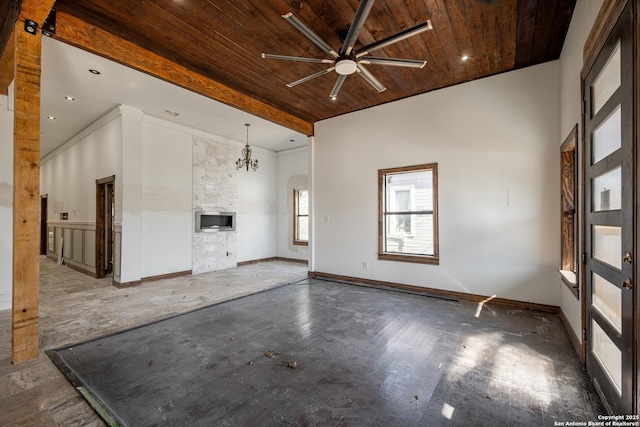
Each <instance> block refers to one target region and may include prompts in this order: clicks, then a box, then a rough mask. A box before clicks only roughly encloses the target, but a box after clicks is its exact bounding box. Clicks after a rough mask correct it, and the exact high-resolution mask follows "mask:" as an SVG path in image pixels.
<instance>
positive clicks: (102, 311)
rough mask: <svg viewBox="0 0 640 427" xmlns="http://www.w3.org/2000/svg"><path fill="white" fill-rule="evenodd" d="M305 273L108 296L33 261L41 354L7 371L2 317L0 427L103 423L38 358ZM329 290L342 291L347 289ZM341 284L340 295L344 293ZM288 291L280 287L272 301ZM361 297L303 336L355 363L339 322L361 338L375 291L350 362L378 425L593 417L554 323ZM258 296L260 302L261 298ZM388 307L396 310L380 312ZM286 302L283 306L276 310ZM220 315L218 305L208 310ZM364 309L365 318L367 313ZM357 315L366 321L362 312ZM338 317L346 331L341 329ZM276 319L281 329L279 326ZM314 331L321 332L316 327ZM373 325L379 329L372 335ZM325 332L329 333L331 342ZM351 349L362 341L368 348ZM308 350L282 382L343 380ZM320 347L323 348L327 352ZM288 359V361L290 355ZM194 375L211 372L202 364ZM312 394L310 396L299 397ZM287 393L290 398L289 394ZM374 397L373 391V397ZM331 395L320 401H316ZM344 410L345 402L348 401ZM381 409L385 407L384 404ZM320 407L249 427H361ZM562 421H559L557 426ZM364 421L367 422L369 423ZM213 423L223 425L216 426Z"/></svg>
mask: <svg viewBox="0 0 640 427" xmlns="http://www.w3.org/2000/svg"><path fill="white" fill-rule="evenodd" d="M306 270H307V269H306V266H304V265H301V264H295V263H284V262H270V263H263V264H258V265H249V266H244V267H240V268H237V269H231V270H226V271H221V272H216V273H207V274H202V275H197V276H187V277H182V278H177V279H170V280H163V281H158V282H150V283H146V284H144V285H142V286H139V287H136V288H128V289H117V288H114V287H112V286H111V285H110V282H109V280H108V279H102V280H95V279H91V278H90V277H88V276H86V275H83V274H81V273H78V272H75V271H73V270H70V269H68V268H66V267H60V266H58V265H56V264H55V263H53V262H51V261H50V260H47V259H44V258H41V339H40V341H41V350H42V352H41V355H40V358H39V359H37V360H34V361H29V362H24V363H21V364H19V365H16V366H13V365H11V363H10V352H11V339H10V337H11V335H10V326H11V321H10V318H11V314H10V312H9V311H3V312H0V425H1V426H14V425H15V426H18V425H20V426H29V425H33V426H102V425H105V424H104V422H103V421H102V420H101V419H100V418H99V417H98V416H97V415H95V413H94V412H93V410H92V409H91V408H90V407H89V406H88V404H87V403H86V402H85V400H84V399H83V398H82V397H81V396H80V395H79V394H78V392H77V391H76V390H75V389H74V388H73V387H72V386H71V385H70V384H69V382H68V381H67V379H66V378H65V377H64V376H63V375H62V374H61V373H60V371H59V370H58V369H57V368H56V367H55V366H54V364H53V363H52V362H51V361H50V360H49V358H48V357H47V356H46V355H45V354H44V350H47V349H52V348H59V347H62V346H64V345H68V344H73V343H78V342H83V341H87V340H90V339H93V338H97V337H100V336H104V335H106V334H110V333H113V332H116V331H120V330H123V329H127V328H130V327H133V326H137V325H144V324H147V323H151V322H154V321H156V320H159V319H164V318H167V317H168V316H173V315H176V314H179V313H185V312H189V311H192V310H194V309H196V308H200V307H205V306H208V305H210V304H213V303H216V302H222V301H226V300H229V299H233V298H235V297H238V296H243V295H250V294H253V293H255V292H257V291H260V290H264V289H270V288H274V287H278V285H279V284H282V283H292V282H296V281H298V280H299V279H302V278H304V277H306ZM295 286H296V287H298V286H299V285H295ZM336 286H338V285H336ZM339 286H340V288H341V289H342V287H343V286H347V285H339ZM348 287H349V288H351V286H348ZM289 288H291V287H285V288H281V289H279V290H276V291H273V292H280V291H282V290H286V289H289ZM298 289H302V288H298ZM356 289H363V288H356ZM373 291H375V292H374V293H370V292H366V293H364V294H361V293H360V292H359V291H358V292H357V295H359V296H357V297H356V298H355V299H354V300H353V301H351V302H350V304H356V305H355V306H354V305H352V306H351V309H349V308H346V309H341V310H340V311H339V312H337V313H335V315H330V316H327V315H326V313H325V315H324V316H322V317H321V319H324V321H325V322H328V323H325V324H324V325H325V326H323V327H322V328H321V329H314V328H313V327H311V328H310V329H309V332H310V335H309V337H313V336H316V337H318V339H319V340H321V341H318V342H325V344H326V345H327V346H328V345H332V344H331V340H334V342H342V343H343V347H345V346H346V348H345V349H344V351H345V352H346V353H345V354H347V355H348V354H349V352H351V351H353V352H354V353H353V354H356V352H355V351H356V348H353V346H354V345H355V342H354V343H351V344H349V343H350V341H349V340H348V339H346V337H347V336H348V334H349V333H350V332H351V329H352V328H350V327H348V325H349V324H357V325H358V328H355V329H357V330H358V331H360V332H361V333H364V334H365V336H367V334H369V333H371V332H372V331H369V332H367V327H366V325H367V322H365V321H364V318H363V319H359V318H358V317H359V316H361V315H364V314H365V313H364V312H363V313H359V311H358V310H356V309H354V307H357V306H358V301H360V300H362V299H363V298H365V295H376V293H382V294H378V295H383V297H382V298H380V297H379V296H378V298H377V300H378V301H381V302H384V304H382V305H381V306H380V310H379V311H378V312H377V314H376V315H374V316H373V318H374V319H376V318H377V319H379V320H380V319H383V320H384V319H386V320H385V321H386V322H387V327H385V328H383V329H379V330H378V333H377V334H374V336H375V337H377V339H383V341H384V342H385V343H386V344H385V345H384V346H376V345H373V346H372V347H370V349H369V352H368V353H367V354H365V355H360V356H357V357H359V358H362V357H365V358H367V357H370V358H371V359H370V361H369V362H366V363H372V364H373V365H370V366H372V367H373V368H375V369H376V370H375V372H377V375H378V376H379V377H380V378H378V379H377V380H376V381H375V382H369V383H368V384H369V385H371V384H374V385H375V387H378V384H379V385H380V387H379V388H380V389H381V391H378V390H377V389H374V390H373V391H372V390H369V394H370V395H371V399H373V400H372V403H373V405H374V407H378V406H379V403H380V402H384V403H385V405H386V408H388V409H389V410H388V411H385V412H384V413H388V414H392V416H394V417H395V416H397V418H388V419H391V420H396V421H395V422H393V421H392V424H393V425H416V424H418V425H464V426H467V425H476V426H484V425H486V426H495V425H500V424H502V425H506V424H505V423H507V422H511V421H512V420H513V418H509V417H513V416H514V415H515V416H516V417H517V421H518V422H517V423H516V424H514V425H536V426H538V425H553V421H554V418H555V417H563V419H562V420H561V421H589V420H595V416H596V415H597V414H598V413H604V411H603V409H602V408H601V407H600V403H599V400H598V399H597V397H596V396H595V395H594V393H593V390H592V388H591V387H589V384H588V380H587V379H586V377H585V376H584V373H582V372H581V370H580V367H579V364H578V360H577V356H576V354H575V352H574V350H573V348H572V346H571V344H570V342H569V338H568V337H567V335H566V332H565V331H564V328H563V326H562V323H561V321H560V319H559V318H558V316H552V315H548V314H544V313H538V312H534V311H527V310H524V311H523V310H514V309H508V308H503V307H492V306H491V305H490V304H488V305H485V306H484V308H483V309H482V312H481V313H480V316H479V317H475V313H476V309H477V306H476V305H475V304H472V303H469V302H459V303H454V302H451V301H443V300H436V299H431V298H425V297H415V296H411V298H417V299H418V300H419V301H421V302H420V304H419V305H420V306H424V309H423V312H422V314H421V315H420V316H415V315H413V316H409V315H408V313H411V311H410V310H408V309H407V310H404V311H406V313H407V315H405V314H404V311H403V310H401V312H400V313H396V314H393V315H390V316H391V317H390V318H389V315H387V314H386V313H392V309H393V307H394V306H395V305H396V303H399V302H398V301H403V298H404V296H403V297H400V295H402V294H397V296H396V293H394V292H389V291H382V290H373ZM270 292H272V291H270ZM270 292H266V293H264V294H260V295H268V294H269V293H270ZM294 296H295V295H294V294H290V295H287V296H286V297H284V299H283V301H285V302H286V301H289V302H291V298H294ZM385 296H386V297H385ZM319 297H320V298H321V299H320V301H321V300H322V299H324V303H323V304H324V305H327V304H328V306H329V307H330V306H331V305H332V304H337V303H339V302H341V301H342V299H343V298H342V297H340V296H338V295H337V294H336V293H335V290H331V292H327V293H324V292H321V293H320V294H319ZM253 298H254V297H253V296H252V297H249V298H243V299H241V300H239V301H251V300H252V299H253ZM296 298H298V299H300V298H299V297H296ZM327 298H328V300H327ZM366 298H368V297H366ZM398 298H399V299H398ZM302 300H304V298H302V299H301V301H302ZM308 301H309V302H310V303H311V305H310V306H309V310H311V308H313V307H314V305H313V304H314V303H312V301H313V299H308ZM392 301H396V302H395V303H392ZM362 302H363V306H364V307H369V308H371V307H373V306H372V304H371V302H365V301H364V300H362ZM402 304H407V303H404V302H403V303H402ZM289 305H290V306H291V307H297V308H296V310H297V311H296V313H298V314H300V313H304V312H305V310H302V311H301V310H300V306H296V305H295V304H289ZM289 305H287V304H285V306H289ZM321 305H322V304H321ZM225 306H227V304H223V305H221V306H218V307H225ZM259 306H260V307H258V308H260V309H262V310H266V312H269V311H270V309H271V311H273V312H276V311H278V310H280V309H278V310H275V305H265V304H259ZM403 306H404V305H403ZM373 309H374V314H375V313H376V312H375V307H373ZM309 310H306V311H309ZM311 311H313V310H311ZM434 313H437V314H439V315H438V316H436V317H432V316H431V314H434ZM276 314H277V313H276ZM414 314H415V313H414ZM369 315H370V313H369V314H367V316H369ZM340 320H344V321H346V322H347V323H346V324H342V323H341V322H339V321H340ZM280 321H283V322H287V321H288V320H287V318H286V317H282V319H281V320H280ZM291 321H292V322H296V321H298V320H296V319H293V320H291ZM334 321H335V322H334ZM412 322H415V323H412ZM315 324H316V325H322V323H315ZM327 325H328V326H327ZM380 325H381V323H379V324H378V325H377V326H376V328H379V327H380ZM254 326H255V325H254ZM300 326H301V325H300V324H298V325H296V327H295V334H294V335H290V337H291V340H289V341H284V344H286V346H292V345H296V343H297V342H302V341H299V340H298V339H293V338H295V337H297V336H298V335H300V334H302V333H303V332H304V328H301V327H300ZM310 326H312V325H310ZM314 332H315V333H314ZM233 333H234V335H237V337H238V338H237V341H235V340H234V341H233V342H234V343H236V344H238V345H242V344H243V343H244V345H245V346H248V343H249V342H250V341H248V340H247V339H241V338H242V335H241V334H242V331H240V330H239V331H235V332H233ZM332 334H337V335H335V336H333V338H332ZM415 334H419V336H420V337H421V338H420V339H418V340H415V339H412V338H411V337H412V336H414V337H415V336H416V335H415ZM301 336H302V335H301ZM322 340H324V341H322ZM327 340H328V341H327ZM230 342H231V341H230ZM271 342H273V341H271ZM359 342H360V343H361V344H367V343H368V340H362V341H359ZM380 342H382V341H380ZM327 343H328V344H327ZM228 344H229V342H227V345H226V346H225V347H226V348H227V349H230V347H229V346H228ZM264 345H267V344H264ZM274 345H277V347H279V348H274V350H279V351H281V352H282V354H283V355H285V356H286V357H287V358H291V357H290V356H293V353H294V350H291V348H290V347H285V345H282V346H280V344H278V343H274ZM317 348H318V349H319V350H318V352H316V353H317V354H316V356H318V357H317V358H316V359H315V360H314V361H312V362H311V363H309V361H310V359H308V358H307V359H302V358H301V359H300V360H298V362H299V363H300V367H299V368H297V369H296V370H287V369H286V367H285V368H284V372H285V375H286V373H289V374H291V373H294V375H298V377H301V375H299V374H303V375H304V373H305V371H306V372H308V373H315V374H318V373H319V371H318V369H327V370H331V369H333V368H332V366H333V367H334V368H335V369H334V371H335V373H337V372H342V373H343V374H344V373H345V370H344V365H345V363H348V360H347V362H344V360H343V361H342V362H336V363H339V364H340V366H338V365H331V366H329V367H326V366H325V367H324V368H323V364H322V363H320V362H321V361H325V360H329V359H328V357H324V356H323V357H320V356H321V355H322V354H324V353H322V354H321V353H319V352H321V351H324V350H322V349H323V348H324V347H322V346H320V347H317ZM327 348H328V349H330V347H327ZM247 349H248V347H247ZM256 349H257V347H256ZM256 349H254V350H256ZM381 349H383V350H384V351H381ZM329 353H331V351H330V352H329ZM403 354H408V355H410V359H409V360H404V359H402V357H403V356H402V355H403ZM329 355H330V354H329ZM247 356H248V354H247ZM325 356H326V354H325ZM251 357H253V356H251ZM354 357H356V356H354ZM247 359H248V360H249V358H247ZM296 359H298V357H297V356H296ZM270 360H271V359H267V358H266V357H265V356H260V355H259V354H258V356H256V357H255V362H254V365H253V366H250V368H260V366H261V364H265V363H269V362H270ZM283 360H284V359H282V360H280V359H273V360H272V361H273V362H274V366H271V367H270V368H271V369H272V370H273V372H271V373H270V375H280V374H282V372H281V371H282V369H283V367H282V366H281V365H280V363H281V362H282V361H283ZM339 360H340V359H339ZM146 362H147V364H146V365H145V368H147V369H152V368H156V367H157V366H158V365H156V363H155V362H154V363H152V364H150V365H149V364H148V362H149V361H148V360H147V361H146ZM242 362H243V364H242V366H241V367H240V366H238V367H236V368H237V369H241V368H245V367H247V364H246V363H247V361H245V360H244V359H242ZM360 362H362V361H360ZM366 363H365V364H364V366H366ZM227 364H229V363H227ZM415 364H418V365H420V366H419V369H421V371H420V372H422V373H423V374H424V375H421V376H420V377H419V378H418V377H416V375H414V370H413V368H412V366H416V365H415ZM219 365H220V366H221V364H216V366H219ZM206 366H208V367H213V365H206ZM357 366H363V365H362V364H359V365H357ZM394 366H395V368H394ZM309 368H313V370H311V369H309ZM379 369H387V370H388V369H391V371H395V372H396V373H399V375H400V376H401V377H402V378H404V379H402V378H398V377H395V376H393V375H392V376H391V377H390V380H393V381H390V382H388V383H385V381H384V378H383V377H382V376H381V374H380V372H387V371H380V370H379ZM373 371H374V370H373V369H372V372H373ZM240 372H241V371H240ZM354 373H356V370H353V372H349V369H348V368H347V371H346V377H347V381H346V382H345V381H343V380H342V379H341V378H343V379H344V378H345V375H333V376H329V375H324V374H323V375H322V377H321V379H323V380H322V381H321V382H320V384H321V385H322V386H323V387H322V388H321V389H324V390H335V395H336V396H342V399H343V400H344V398H345V396H344V395H343V394H344V393H345V391H347V390H348V389H349V386H350V385H351V386H361V385H362V383H361V382H358V381H359V380H358V379H357V376H356V377H353V376H352V375H353V374H354ZM394 375H395V374H394ZM319 378H320V377H319ZM274 384H275V382H267V383H264V384H263V386H264V387H269V386H272V387H276V388H274V391H273V393H272V394H268V395H267V397H270V399H272V400H273V399H274V398H275V400H273V402H276V403H277V402H278V400H277V399H278V398H279V395H280V393H279V390H280V388H278V386H275V385H274ZM403 387H404V388H403ZM352 388H353V387H352ZM313 389H314V388H313V387H312V388H311V390H313ZM292 390H295V389H293V388H292ZM381 392H383V393H382V394H381V395H380V394H377V393H381ZM341 393H343V394H341ZM287 396H288V398H289V399H290V400H291V401H292V402H293V403H295V399H298V398H299V397H303V398H304V399H307V397H313V398H314V399H315V396H312V395H309V396H305V395H302V394H299V395H287ZM331 396H332V394H331V393H330V394H329V396H328V398H331ZM380 396H382V398H383V400H382V401H380V402H378V401H377V400H376V399H377V398H378V397H380ZM385 396H386V397H385ZM416 396H417V399H416ZM267 400H269V399H267ZM273 402H272V403H273ZM345 402H347V403H348V401H345ZM390 403H393V405H390V406H389V404H390ZM322 405H323V403H322V402H319V403H318V402H317V401H316V406H315V408H316V409H317V411H316V412H310V413H306V414H304V415H303V418H297V419H289V418H286V417H288V416H289V414H288V413H286V411H284V410H282V411H280V412H278V411H279V409H278V408H277V407H274V408H268V407H267V408H266V409H267V410H269V411H270V412H269V414H270V415H273V414H274V413H275V414H276V415H281V418H280V419H279V420H278V419H274V418H261V420H266V421H267V422H266V424H274V423H276V424H282V422H284V421H288V422H289V425H291V424H298V425H320V424H321V422H322V421H323V420H324V421H327V420H329V421H331V420H334V421H336V422H335V423H334V425H338V424H340V423H342V424H340V425H362V423H361V420H362V419H363V418H358V417H359V416H362V414H363V413H364V414H365V415H366V413H367V408H368V407H369V406H368V404H366V402H365V403H364V404H360V405H361V406H360V407H359V409H358V407H354V410H353V411H347V409H348V406H345V407H344V408H342V410H343V412H339V411H338V412H335V411H334V412H333V415H332V416H330V417H329V416H327V414H328V413H327V412H325V411H324V410H323V408H322ZM238 408H239V409H240V411H235V412H238V413H241V412H242V411H241V410H243V409H244V405H240V406H238ZM363 408H364V409H363ZM363 411H364V412H363ZM398 411H399V412H398ZM235 412H234V413H235ZM394 414H395V415H394ZM402 414H405V415H402ZM407 414H408V415H407ZM445 414H448V415H445ZM418 415H419V416H418ZM236 416H238V414H235V415H229V417H230V419H232V420H233V419H235V420H237V421H238V420H239V421H241V419H239V418H234V417H236ZM447 416H448V417H449V418H447ZM323 417H324V418H323ZM340 417H342V418H340ZM564 417H570V418H568V419H564ZM340 420H342V421H340ZM509 420H511V421H509ZM226 424H229V423H226ZM262 424H265V423H264V422H263V423H262ZM369 424H374V425H375V424H376V422H373V423H369ZM221 425H225V423H224V422H222V424H221ZM229 425H231V424H229ZM235 425H242V424H238V423H236V424H235ZM253 425H256V424H253Z"/></svg>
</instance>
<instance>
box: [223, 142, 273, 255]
mask: <svg viewBox="0 0 640 427" xmlns="http://www.w3.org/2000/svg"><path fill="white" fill-rule="evenodd" d="M237 147H238V148H237V156H236V157H238V158H239V157H240V154H241V151H242V146H240V145H238V146H237ZM251 149H252V150H253V157H254V158H257V159H258V160H259V162H258V164H259V167H258V170H257V171H255V172H254V171H252V170H251V169H249V171H248V172H247V171H246V170H245V169H241V170H239V171H236V170H235V165H232V169H233V170H232V171H231V172H230V173H234V174H236V183H237V185H238V212H237V214H236V233H237V237H238V239H237V245H238V249H237V250H238V254H237V255H238V257H237V259H238V262H242V261H253V260H256V259H264V258H271V257H274V256H276V234H277V230H276V227H277V224H276V176H277V172H276V170H277V169H276V168H277V159H276V154H275V153H274V152H272V151H269V150H264V149H260V148H258V147H251Z"/></svg>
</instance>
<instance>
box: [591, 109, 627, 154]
mask: <svg viewBox="0 0 640 427" xmlns="http://www.w3.org/2000/svg"><path fill="white" fill-rule="evenodd" d="M621 138H622V112H621V110H620V106H618V108H616V109H615V111H614V112H613V113H612V114H611V115H610V116H609V117H607V119H606V120H605V121H604V122H603V123H602V124H601V125H600V126H598V128H597V129H596V131H595V132H594V133H593V163H598V162H599V161H600V160H602V159H604V158H605V157H607V156H608V155H609V154H611V153H613V152H615V151H617V150H618V149H619V148H620V146H621V144H622V142H621Z"/></svg>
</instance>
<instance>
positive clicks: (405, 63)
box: [358, 56, 427, 68]
mask: <svg viewBox="0 0 640 427" xmlns="http://www.w3.org/2000/svg"><path fill="white" fill-rule="evenodd" d="M358 63H359V64H376V65H391V66H395V67H409V68H424V66H425V65H427V61H422V60H420V59H400V58H376V57H373V56H363V57H362V58H360V60H358Z"/></svg>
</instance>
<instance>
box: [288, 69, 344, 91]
mask: <svg viewBox="0 0 640 427" xmlns="http://www.w3.org/2000/svg"><path fill="white" fill-rule="evenodd" d="M335 68H336V67H329V68H327V69H326V70H322V71H318V72H317V73H315V74H311V75H310V76H307V77H305V78H303V79H300V80H296V81H295V82H293V83H289V84H287V86H288V87H294V86H297V85H299V84H300V83H304V82H308V81H309V80H311V79H315V78H316V77H320V76H324V75H325V74H328V73H330V72H331V71H333V70H334V69H335Z"/></svg>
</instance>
